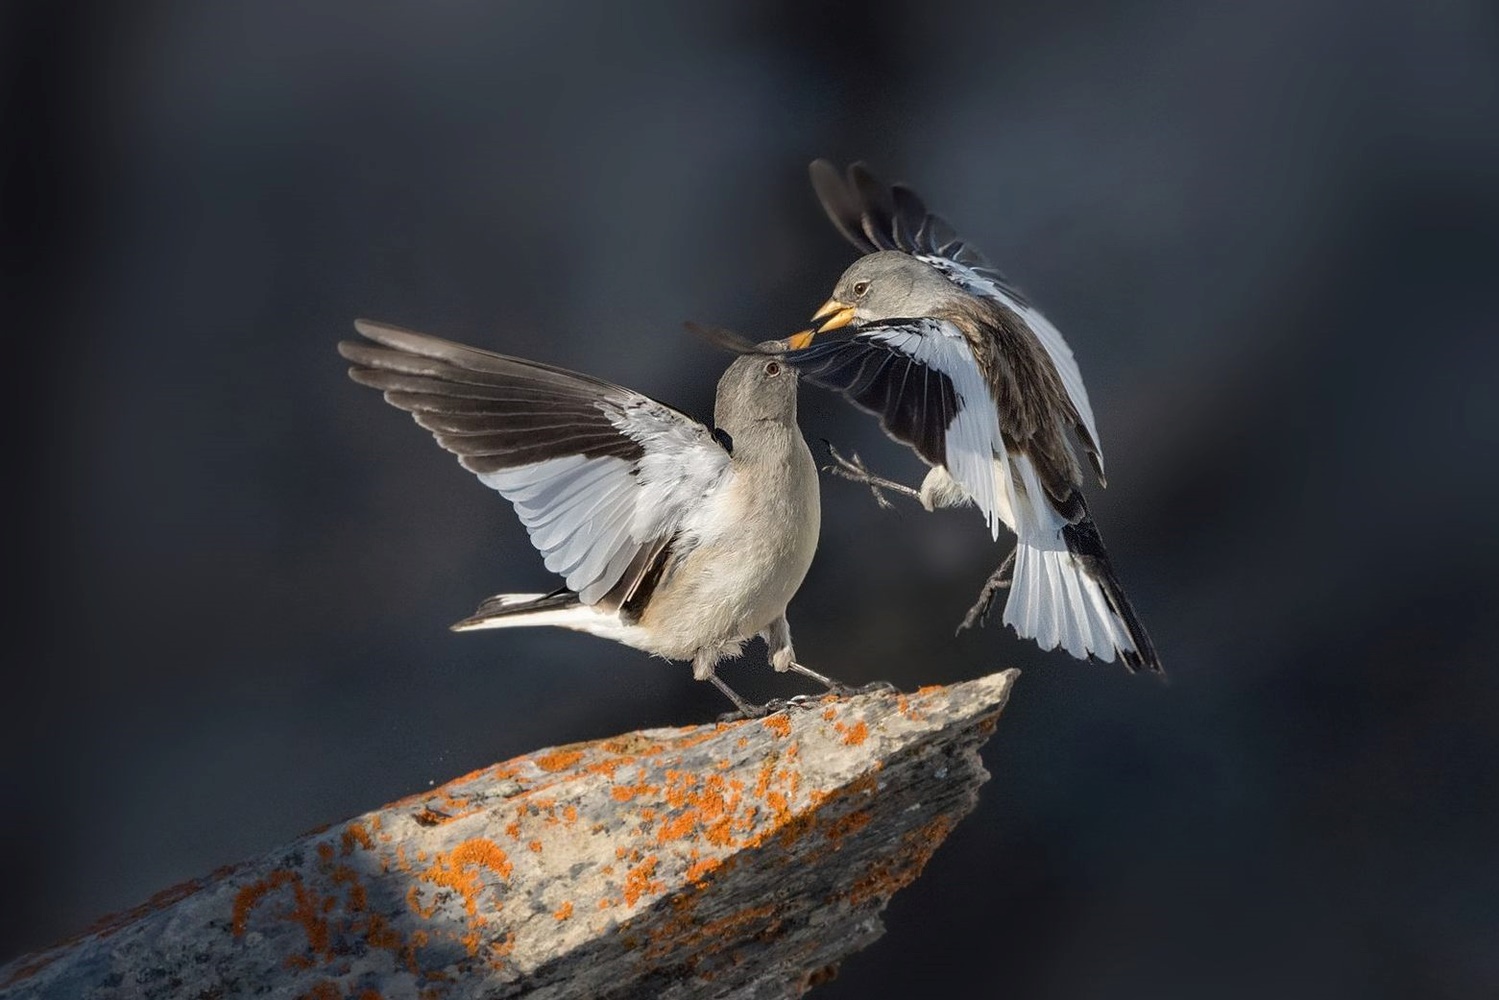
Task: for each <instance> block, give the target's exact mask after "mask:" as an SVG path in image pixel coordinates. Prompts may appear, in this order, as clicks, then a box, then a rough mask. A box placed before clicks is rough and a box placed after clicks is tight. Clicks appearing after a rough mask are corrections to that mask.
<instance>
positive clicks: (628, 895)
mask: <svg viewBox="0 0 1499 1000" xmlns="http://www.w3.org/2000/svg"><path fill="white" fill-rule="evenodd" d="M656 864H657V860H656V856H655V855H654V854H652V855H651V856H650V857H648V858H646V859H645V860H644V861H642V862H640V864H638V865H636V866H635V867H634V868H631V869H630V870H629V871H628V872H626V873H625V885H624V894H625V904H626V905H628V906H634V905H635V904H636V903H638V902H640V897H641V896H643V895H645V894H646V893H648V892H661V891H663V890H664V889H665V884H664V883H662V882H661V881H660V880H658V879H652V878H651V876H652V875H654V874H655V873H656Z"/></svg>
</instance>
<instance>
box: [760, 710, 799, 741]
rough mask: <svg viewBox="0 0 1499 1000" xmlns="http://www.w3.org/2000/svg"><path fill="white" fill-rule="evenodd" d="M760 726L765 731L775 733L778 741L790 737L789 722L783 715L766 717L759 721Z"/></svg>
mask: <svg viewBox="0 0 1499 1000" xmlns="http://www.w3.org/2000/svg"><path fill="white" fill-rule="evenodd" d="M760 725H762V726H764V727H765V728H766V729H769V730H770V731H771V732H772V733H775V734H776V736H777V737H779V738H780V739H785V738H786V737H788V736H790V735H791V720H790V719H788V718H787V717H786V716H785V715H784V714H780V713H778V714H776V715H769V716H766V717H765V718H764V719H761V720H760Z"/></svg>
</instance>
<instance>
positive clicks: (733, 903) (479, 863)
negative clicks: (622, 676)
mask: <svg viewBox="0 0 1499 1000" xmlns="http://www.w3.org/2000/svg"><path fill="white" fill-rule="evenodd" d="M1015 673H1016V672H1015V671H1006V672H1005V673H1002V674H996V675H993V676H991V677H986V678H983V679H980V680H976V681H971V682H968V683H964V684H956V685H952V686H950V687H938V688H926V689H923V690H921V691H920V692H917V693H916V694H913V695H898V694H867V695H860V696H857V697H853V698H849V699H843V700H839V699H833V698H828V699H825V700H824V701H822V702H814V703H812V704H810V705H809V706H806V707H801V708H797V709H793V710H791V711H790V712H788V713H782V714H779V715H774V716H770V717H769V718H765V719H760V720H754V721H743V722H732V723H718V724H714V725H706V726H695V727H690V728H686V729H670V730H648V731H643V732H636V733H629V734H627V735H625V736H620V737H616V738H613V739H606V740H597V741H594V742H590V743H579V744H575V745H573V746H567V747H558V748H555V749H549V750H543V751H540V752H538V753H534V754H530V755H527V756H524V757H518V758H516V759H515V760H512V761H508V762H506V763H504V764H499V765H497V766H494V767H489V768H485V769H484V770H481V771H476V772H474V773H473V774H470V775H467V776H465V777H462V778H458V779H456V780H454V781H452V782H449V783H448V784H446V785H444V786H443V787H441V788H439V789H437V790H436V791H432V792H428V793H425V794H423V795H419V796H414V797H412V798H409V799H403V800H401V801H399V802H395V803H392V804H391V805H388V806H386V807H385V808H383V809H379V810H376V811H374V812H371V813H366V814H365V815H363V816H360V817H357V818H355V819H352V820H349V821H348V822H346V823H343V824H340V825H338V826H334V827H330V828H329V829H326V830H323V831H320V832H317V833H313V834H309V835H308V836H306V837H303V838H301V839H300V840H297V841H295V842H293V843H292V844H290V845H288V846H287V847H285V848H283V849H282V850H279V851H276V852H274V853H272V854H270V855H268V856H266V857H264V858H261V859H259V860H257V861H253V862H250V863H247V864H244V865H240V866H238V867H235V868H231V869H224V870H221V871H218V872H214V873H213V874H211V875H209V876H207V877H206V878H203V879H200V880H198V881H196V882H192V883H188V884H186V885H184V886H180V887H178V888H176V889H172V890H168V891H167V892H165V893H162V894H160V895H159V896H157V897H156V898H154V899H152V900H150V901H148V902H147V903H146V904H144V905H142V906H141V907H138V908H137V909H135V910H132V911H130V912H128V913H124V914H121V915H119V916H118V917H115V918H112V919H110V920H108V921H106V922H104V923H102V924H100V925H99V926H97V927H95V928H92V929H91V930H90V931H88V932H87V933H85V934H84V935H82V936H81V937H79V938H77V939H75V940H73V941H70V942H67V943H64V944H62V945H59V946H58V947H56V948H54V949H52V950H50V951H47V952H42V953H40V954H37V955H32V956H27V957H25V958H22V959H19V960H17V961H15V962H13V963H11V964H10V965H9V966H6V967H5V968H3V969H0V997H4V998H10V997H23V996H25V997H57V998H68V1000H74V998H89V997H146V998H155V997H174V998H176V997H203V998H228V997H239V996H251V995H254V996H275V997H288V998H292V997H307V998H312V1000H341V998H350V1000H372V998H376V997H379V998H384V1000H396V998H403V997H411V998H438V997H443V998H447V997H487V998H496V997H512V996H522V995H524V996H528V997H537V998H541V997H546V998H557V1000H561V998H573V997H579V998H584V997H586V998H600V997H637V996H638V997H689V996H714V997H742V998H750V997H754V998H770V997H793V996H799V995H800V994H802V993H803V992H805V991H806V989H807V988H808V987H809V986H811V985H815V984H816V983H817V982H819V981H821V980H822V979H824V978H827V977H829V976H831V975H832V973H833V970H834V969H835V968H836V964H837V962H838V961H839V960H840V959H842V958H843V957H844V956H846V955H848V954H850V953H852V952H854V951H856V950H858V949H859V948H862V947H864V946H865V945H867V944H869V943H870V942H871V941H873V940H874V939H875V938H877V937H878V936H879V935H880V934H881V933H882V932H883V927H882V926H881V924H880V921H879V917H878V914H879V911H880V910H881V909H883V908H884V906H885V904H886V903H887V902H888V901H889V899H890V896H891V894H893V893H894V892H895V891H896V890H898V889H899V888H901V887H902V886H904V885H906V884H907V883H909V882H910V881H911V880H912V879H914V878H915V877H916V875H917V874H918V873H919V872H920V871H921V868H922V866H923V865H924V864H925V863H926V860H927V859H928V858H929V857H930V856H931V854H932V851H934V850H935V849H936V847H937V845H938V844H940V843H941V842H942V840H943V838H945V837H946V836H947V833H948V831H950V830H951V829H952V827H953V825H954V824H955V823H956V822H957V821H958V820H959V819H960V818H962V817H963V816H964V815H965V814H967V813H968V812H969V811H970V810H971V809H972V808H973V805H974V803H975V802H976V800H977V789H978V786H979V785H980V784H981V783H982V782H983V781H984V780H986V779H987V777H988V774H987V772H985V771H984V769H983V766H982V764H981V763H980V761H979V758H978V753H977V749H978V747H979V746H980V745H981V744H982V743H983V741H984V740H985V738H987V736H988V734H989V733H990V732H991V731H992V729H993V726H994V721H995V719H996V718H997V717H998V715H999V712H1000V710H1001V708H1002V707H1003V706H1004V703H1005V699H1006V698H1007V696H1008V693H1009V689H1010V685H1011V684H1012V683H1013V680H1014V677H1015Z"/></svg>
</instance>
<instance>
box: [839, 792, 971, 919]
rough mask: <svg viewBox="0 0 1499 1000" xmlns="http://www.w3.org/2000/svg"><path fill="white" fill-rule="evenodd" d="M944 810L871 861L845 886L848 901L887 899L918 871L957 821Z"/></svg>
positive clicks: (914, 877)
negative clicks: (889, 852) (895, 847)
mask: <svg viewBox="0 0 1499 1000" xmlns="http://www.w3.org/2000/svg"><path fill="white" fill-rule="evenodd" d="M957 821H958V820H957V817H955V816H952V815H951V814H947V813H944V814H942V815H941V816H938V817H936V818H935V819H933V820H932V821H931V822H930V823H927V824H926V825H925V826H923V827H920V828H919V829H916V830H912V831H911V832H910V833H907V834H906V835H905V836H904V837H902V838H901V845H900V848H899V850H897V851H896V852H895V853H894V854H892V855H890V856H888V857H885V858H882V859H880V860H879V861H877V862H875V863H874V864H872V865H871V866H870V868H869V871H868V872H867V873H866V874H865V875H864V877H863V878H861V879H859V880H858V881H856V882H855V883H854V884H853V885H851V886H850V887H849V890H848V901H849V902H850V903H852V904H853V905H855V906H860V905H862V904H864V903H866V902H868V901H869V900H871V899H875V898H879V899H889V898H890V897H891V896H893V895H895V894H896V893H897V892H899V891H900V890H901V889H904V888H905V887H906V886H908V885H910V884H911V883H912V882H914V881H915V880H916V876H918V875H920V874H921V870H922V869H923V868H925V867H926V863H927V862H928V861H930V860H931V858H932V854H933V853H935V852H936V850H937V848H938V846H939V845H940V844H941V843H942V841H943V840H945V839H946V838H947V835H948V834H949V833H951V832H952V828H953V826H954V825H955V824H956V823H957Z"/></svg>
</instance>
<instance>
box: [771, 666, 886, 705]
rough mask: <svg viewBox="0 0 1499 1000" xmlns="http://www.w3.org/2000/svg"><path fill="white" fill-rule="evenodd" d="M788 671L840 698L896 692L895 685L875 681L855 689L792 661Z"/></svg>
mask: <svg viewBox="0 0 1499 1000" xmlns="http://www.w3.org/2000/svg"><path fill="white" fill-rule="evenodd" d="M786 669H788V670H794V671H796V672H797V673H799V674H801V675H802V676H803V677H810V678H812V679H813V680H814V681H816V682H817V683H819V684H821V685H822V686H823V687H825V688H827V689H828V694H831V695H834V696H836V697H838V698H852V697H853V696H854V695H856V694H875V693H878V692H886V691H894V690H895V685H894V684H891V683H890V682H889V681H875V682H874V683H873V684H865V685H863V686H862V687H854V686H853V685H852V684H845V683H843V682H842V681H835V680H833V678H831V677H824V676H823V675H822V674H819V673H818V672H817V671H815V670H813V669H812V668H811V667H804V666H802V665H801V664H800V663H797V662H795V661H792V663H791V665H790V666H789V667H787V668H786Z"/></svg>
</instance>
